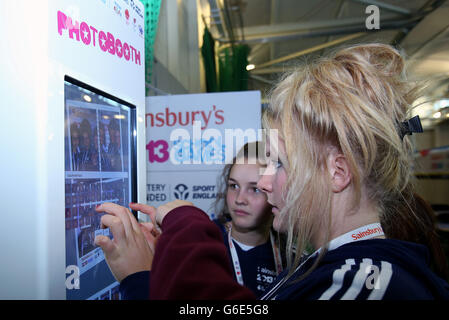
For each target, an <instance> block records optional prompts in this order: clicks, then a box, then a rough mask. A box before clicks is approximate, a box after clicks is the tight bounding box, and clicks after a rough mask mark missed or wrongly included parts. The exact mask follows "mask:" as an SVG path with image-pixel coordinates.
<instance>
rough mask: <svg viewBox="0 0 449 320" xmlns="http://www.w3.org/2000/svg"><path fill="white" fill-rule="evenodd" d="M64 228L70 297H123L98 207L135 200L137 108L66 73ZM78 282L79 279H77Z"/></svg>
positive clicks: (107, 231)
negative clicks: (99, 241)
mask: <svg viewBox="0 0 449 320" xmlns="http://www.w3.org/2000/svg"><path fill="white" fill-rule="evenodd" d="M64 96H65V230H66V232H65V233H66V265H67V267H68V269H66V273H67V270H74V272H73V273H70V274H66V276H67V277H68V276H71V277H72V278H73V279H70V281H69V279H68V280H67V281H66V297H67V299H77V300H78V299H92V300H95V299H101V300H109V299H119V293H118V283H117V282H116V281H115V279H114V277H113V276H112V274H111V272H110V270H109V268H108V266H107V264H106V261H105V259H104V255H103V251H102V250H101V248H99V247H97V246H96V245H95V244H94V239H95V236H96V235H98V234H104V235H107V236H109V237H111V238H112V234H109V230H108V229H101V228H100V219H101V214H99V213H97V212H96V211H95V207H96V206H97V205H98V204H100V203H103V202H113V203H117V204H120V205H123V206H126V207H128V204H129V202H136V199H135V197H136V192H135V187H136V181H135V156H134V155H135V140H134V139H135V136H134V132H135V130H134V129H135V107H134V106H133V105H131V104H128V103H126V102H124V101H122V100H120V99H117V98H115V97H112V96H111V95H108V94H106V93H103V92H101V91H99V90H96V89H95V88H93V87H90V86H88V85H85V84H83V83H81V82H79V81H76V80H74V79H72V78H69V77H65V85H64ZM77 280H78V282H76V281H77Z"/></svg>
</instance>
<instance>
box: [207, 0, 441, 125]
mask: <svg viewBox="0 0 449 320" xmlns="http://www.w3.org/2000/svg"><path fill="white" fill-rule="evenodd" d="M199 3H200V7H201V8H200V11H201V13H202V15H203V16H202V18H203V21H204V22H205V23H206V24H207V26H208V27H209V29H210V31H211V33H212V35H213V37H214V39H215V40H216V43H217V46H218V47H223V46H228V45H231V43H245V44H247V45H249V46H250V48H251V52H250V55H249V57H248V61H249V64H252V65H253V66H250V68H251V67H252V68H253V69H252V70H250V71H249V72H250V82H249V89H250V90H261V91H262V94H263V96H264V95H265V93H266V92H267V91H268V90H269V88H270V87H271V86H272V84H273V83H274V81H275V80H276V79H278V78H279V76H280V74H281V73H282V72H284V71H287V70H289V69H290V68H292V67H293V66H294V65H295V64H297V63H298V60H300V61H303V60H304V59H310V58H313V57H314V56H317V55H322V54H323V53H324V52H326V51H327V50H330V49H333V48H335V46H339V45H344V44H350V43H360V42H374V41H376V42H382V43H388V44H392V45H395V46H396V47H397V48H399V49H400V50H402V51H403V52H404V53H405V56H406V57H407V64H408V70H409V75H410V77H412V78H416V79H426V80H428V84H429V86H428V90H427V92H426V97H425V98H424V99H423V100H422V101H420V102H419V104H420V105H419V106H418V107H416V108H415V114H419V115H420V117H421V118H422V119H424V121H423V125H424V126H431V125H433V124H435V123H436V122H438V121H443V120H446V119H449V107H448V106H449V41H448V40H449V0H382V1H370V0H200V1H199ZM370 5H375V6H376V8H378V10H379V11H378V12H379V20H378V21H379V29H372V30H368V29H367V23H368V25H371V24H370V23H372V22H373V21H374V20H373V17H374V16H372V14H373V13H374V11H372V10H370V8H368V6H370ZM367 8H368V9H367ZM444 98H446V99H447V101H445V99H444ZM437 112H440V116H439V117H436V116H435V115H436V114H437Z"/></svg>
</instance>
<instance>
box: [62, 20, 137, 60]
mask: <svg viewBox="0 0 449 320" xmlns="http://www.w3.org/2000/svg"><path fill="white" fill-rule="evenodd" d="M63 30H67V33H68V36H69V38H70V39H73V40H76V41H78V42H79V41H80V40H81V41H82V42H83V43H84V44H85V45H86V46H93V47H95V46H97V44H98V46H99V47H100V49H101V51H103V52H105V53H106V52H108V53H110V54H112V55H115V56H117V57H118V58H120V59H122V58H123V59H125V60H126V61H133V62H134V63H135V64H137V65H139V66H140V65H142V62H141V54H140V51H139V50H137V49H136V48H134V47H133V46H132V45H130V44H128V43H126V42H122V40H120V39H119V38H117V37H114V35H112V34H111V33H110V32H104V31H102V30H98V29H97V28H95V27H93V26H89V25H88V24H87V23H86V22H84V21H83V22H81V23H79V22H78V21H75V22H73V20H72V18H71V17H69V16H67V15H66V14H64V13H63V12H61V11H58V33H59V35H61V36H63Z"/></svg>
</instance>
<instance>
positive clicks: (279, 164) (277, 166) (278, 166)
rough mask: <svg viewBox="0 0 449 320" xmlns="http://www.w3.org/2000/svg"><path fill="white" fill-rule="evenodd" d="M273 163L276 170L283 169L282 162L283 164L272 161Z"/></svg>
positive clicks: (278, 161)
mask: <svg viewBox="0 0 449 320" xmlns="http://www.w3.org/2000/svg"><path fill="white" fill-rule="evenodd" d="M271 163H272V164H273V166H274V167H275V168H276V169H279V168H281V167H282V162H281V161H280V160H271Z"/></svg>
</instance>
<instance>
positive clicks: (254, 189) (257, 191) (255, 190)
mask: <svg viewBox="0 0 449 320" xmlns="http://www.w3.org/2000/svg"><path fill="white" fill-rule="evenodd" d="M253 192H254V193H259V192H262V191H260V190H259V188H253Z"/></svg>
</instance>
